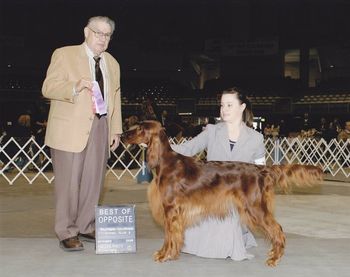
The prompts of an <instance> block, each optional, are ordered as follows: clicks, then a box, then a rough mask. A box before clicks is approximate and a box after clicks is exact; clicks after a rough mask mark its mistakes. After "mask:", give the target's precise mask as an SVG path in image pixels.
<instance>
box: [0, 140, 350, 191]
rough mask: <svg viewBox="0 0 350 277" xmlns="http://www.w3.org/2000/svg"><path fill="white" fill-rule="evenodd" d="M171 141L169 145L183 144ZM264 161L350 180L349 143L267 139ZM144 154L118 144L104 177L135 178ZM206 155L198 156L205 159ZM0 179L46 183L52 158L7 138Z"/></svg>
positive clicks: (33, 144)
mask: <svg viewBox="0 0 350 277" xmlns="http://www.w3.org/2000/svg"><path fill="white" fill-rule="evenodd" d="M187 140H188V139H182V140H181V141H177V140H176V139H175V138H170V139H169V141H170V142H171V143H175V144H178V143H182V142H185V141H187ZM265 146H266V159H267V163H268V164H281V163H282V164H284V163H300V164H313V165H319V166H321V167H322V169H323V170H324V171H325V172H327V173H330V174H331V175H332V176H335V175H337V174H338V175H339V174H341V175H343V176H345V177H350V169H349V167H350V140H347V141H341V142H339V141H337V140H335V139H334V140H332V141H330V142H328V143H327V142H326V141H325V140H323V139H321V140H315V139H298V138H293V139H290V138H283V139H278V140H276V139H270V138H269V139H266V140H265ZM144 151H145V149H144V148H143V147H142V146H137V145H128V146H126V145H124V144H123V143H121V145H120V146H119V148H118V149H117V151H116V152H113V153H112V155H111V159H110V160H109V161H108V165H107V173H106V174H107V175H110V174H112V176H114V177H115V178H117V179H118V180H119V179H121V178H122V177H123V176H124V175H125V174H128V175H131V176H132V177H133V178H136V176H137V175H138V174H140V171H141V170H143V169H144V163H143V159H144ZM205 157H206V153H205V151H204V152H202V153H199V154H197V158H198V159H205ZM0 160H1V162H0V167H1V170H0V176H1V177H3V178H4V179H5V180H6V182H7V183H9V184H10V185H12V184H14V183H15V181H16V180H18V179H19V178H20V177H24V178H25V180H26V181H27V182H28V183H29V184H32V183H33V182H34V181H35V180H36V179H37V178H38V177H40V176H42V177H43V178H44V179H45V180H46V181H47V182H48V183H51V182H52V181H53V179H54V176H53V175H52V165H51V158H50V155H49V149H48V147H47V146H46V145H39V144H38V143H37V141H36V140H35V138H34V137H31V138H29V139H18V138H13V137H12V138H10V139H9V140H7V141H6V142H3V143H2V144H1V146H0Z"/></svg>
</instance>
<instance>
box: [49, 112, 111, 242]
mask: <svg viewBox="0 0 350 277" xmlns="http://www.w3.org/2000/svg"><path fill="white" fill-rule="evenodd" d="M63 135H67V136H69V134H63ZM108 151H109V146H108V126H107V118H106V117H102V118H100V119H98V118H97V117H95V118H94V121H93V124H92V128H91V131H90V137H89V139H88V143H87V146H86V147H85V149H84V150H83V151H82V152H80V153H72V152H65V151H61V150H57V149H52V148H51V157H52V164H53V170H54V174H55V205H56V216H55V232H56V234H57V237H58V239H59V240H64V239H67V238H70V237H73V236H76V235H78V233H82V234H87V233H90V232H92V231H94V230H95V207H96V206H97V204H98V200H99V197H100V192H101V189H102V187H103V182H104V177H105V173H106V164H107V157H108Z"/></svg>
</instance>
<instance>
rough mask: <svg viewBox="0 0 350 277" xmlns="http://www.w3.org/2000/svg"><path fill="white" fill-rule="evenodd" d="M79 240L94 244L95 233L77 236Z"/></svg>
mask: <svg viewBox="0 0 350 277" xmlns="http://www.w3.org/2000/svg"><path fill="white" fill-rule="evenodd" d="M79 239H80V240H82V241H86V242H95V231H93V232H91V233H88V234H79Z"/></svg>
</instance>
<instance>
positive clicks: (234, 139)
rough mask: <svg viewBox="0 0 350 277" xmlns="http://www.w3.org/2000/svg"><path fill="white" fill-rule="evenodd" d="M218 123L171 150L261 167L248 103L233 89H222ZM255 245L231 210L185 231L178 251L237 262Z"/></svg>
mask: <svg viewBox="0 0 350 277" xmlns="http://www.w3.org/2000/svg"><path fill="white" fill-rule="evenodd" d="M220 116H221V120H222V122H220V123H218V124H216V125H211V124H208V125H207V126H206V128H205V130H204V131H203V132H202V133H200V134H199V135H198V136H196V137H195V138H193V139H191V140H189V141H188V142H186V143H183V144H180V145H171V147H172V149H173V150H174V151H176V152H178V153H180V154H182V155H185V156H194V155H196V154H197V153H199V152H201V151H203V150H204V149H206V150H207V160H208V161H240V162H248V163H255V164H265V146H264V140H263V135H262V134H260V133H258V132H256V131H255V130H253V129H252V128H251V126H252V120H253V115H252V111H251V104H250V102H249V100H248V99H247V97H246V95H244V94H243V93H242V92H241V91H240V90H239V89H237V88H230V89H227V90H224V91H223V93H222V96H221V106H220ZM252 246H257V244H256V241H255V239H254V236H253V235H252V233H251V232H250V231H249V230H248V229H247V228H246V227H245V226H243V225H242V224H241V222H240V218H239V214H238V212H237V211H236V209H235V207H232V213H231V215H230V216H228V217H226V218H224V219H218V218H208V219H206V220H205V221H202V222H201V223H200V224H199V225H197V226H194V227H191V228H188V229H187V230H186V232H185V240H184V246H183V248H182V252H185V253H190V254H194V255H197V256H200V257H207V258H228V257H230V258H231V259H233V260H236V261H241V260H244V259H250V258H252V257H253V255H250V254H249V253H248V252H247V250H246V249H247V248H249V247H252Z"/></svg>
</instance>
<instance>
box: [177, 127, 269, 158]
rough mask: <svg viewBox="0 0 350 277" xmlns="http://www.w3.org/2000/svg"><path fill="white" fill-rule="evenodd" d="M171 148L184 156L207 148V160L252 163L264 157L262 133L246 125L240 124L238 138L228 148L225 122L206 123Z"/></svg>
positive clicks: (192, 154)
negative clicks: (185, 140)
mask: <svg viewBox="0 0 350 277" xmlns="http://www.w3.org/2000/svg"><path fill="white" fill-rule="evenodd" d="M171 148H172V149H173V150H174V151H176V152H178V153H180V154H182V155H185V156H194V155H196V154H197V153H199V152H201V151H203V150H204V149H207V160H208V161H240V162H247V163H254V161H255V160H258V159H261V158H263V157H265V145H264V137H263V135H262V134H260V133H258V132H257V131H255V130H253V129H252V128H249V127H247V126H246V125H245V124H242V126H241V132H240V135H239V138H238V140H237V142H236V144H235V146H234V147H233V149H232V151H231V149H230V144H229V137H228V130H227V125H226V123H224V122H223V123H218V124H215V125H212V124H208V125H207V126H206V128H205V130H204V131H203V132H202V133H200V134H199V135H198V136H196V137H194V138H193V139H191V140H189V141H188V142H185V143H183V144H179V145H174V144H172V145H171Z"/></svg>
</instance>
